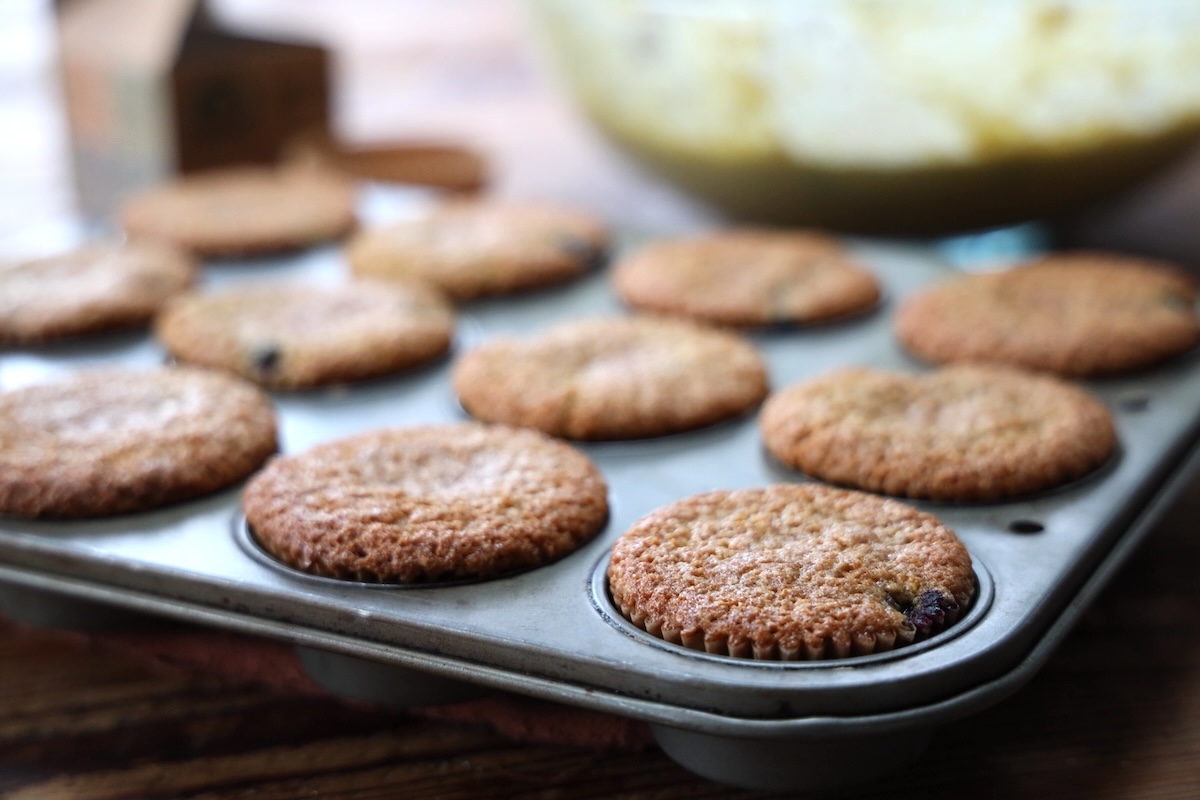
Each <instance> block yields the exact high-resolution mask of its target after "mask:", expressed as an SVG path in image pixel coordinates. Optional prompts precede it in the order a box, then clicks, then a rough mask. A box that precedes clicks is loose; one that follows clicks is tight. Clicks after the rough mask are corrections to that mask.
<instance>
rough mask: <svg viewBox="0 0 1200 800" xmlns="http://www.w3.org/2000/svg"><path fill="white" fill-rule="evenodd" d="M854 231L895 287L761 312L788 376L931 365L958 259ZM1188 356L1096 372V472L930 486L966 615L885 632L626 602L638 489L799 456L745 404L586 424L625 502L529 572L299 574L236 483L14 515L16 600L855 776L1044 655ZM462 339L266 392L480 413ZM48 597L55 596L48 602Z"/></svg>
mask: <svg viewBox="0 0 1200 800" xmlns="http://www.w3.org/2000/svg"><path fill="white" fill-rule="evenodd" d="M635 243H636V242H635V241H634V240H633V239H632V238H630V239H628V240H626V241H624V242H622V244H623V246H630V245H631V244H635ZM852 247H853V248H854V249H855V251H856V253H857V255H858V256H859V258H860V259H861V260H862V261H863V262H864V263H865V264H866V265H867V266H869V267H870V268H871V269H872V270H873V271H874V272H875V274H876V275H877V276H878V277H879V279H880V281H881V283H882V285H883V287H884V293H885V297H884V301H883V303H882V304H881V306H880V307H879V308H878V309H876V310H875V311H874V312H872V313H870V314H867V315H864V316H861V317H858V318H856V319H852V320H847V321H845V322H841V323H837V324H832V325H824V326H818V327H808V328H788V329H779V330H767V331H760V332H755V333H750V334H748V335H749V336H750V338H751V339H752V340H753V341H754V342H755V343H756V344H757V345H758V346H759V347H760V348H761V351H762V353H763V355H764V357H765V358H766V360H767V362H768V365H769V368H770V373H771V382H772V386H773V387H774V388H781V387H784V386H787V385H789V384H791V383H793V382H795V381H797V380H800V379H802V378H804V377H806V376H811V375H816V374H819V373H822V372H824V371H826V370H828V369H831V368H833V367H835V366H839V365H846V364H864V365H874V366H877V367H882V368H891V369H897V370H905V371H913V372H915V371H921V370H924V369H927V367H926V366H925V365H922V364H919V363H917V362H915V361H913V360H912V359H910V358H909V357H907V356H906V355H905V354H904V353H903V352H902V351H901V350H900V349H899V347H898V345H897V344H896V343H895V341H894V339H893V337H892V333H891V327H890V325H891V322H890V318H891V312H892V310H893V309H894V307H895V304H896V303H897V302H898V301H899V300H900V299H901V298H902V297H903V296H905V295H907V294H908V293H910V292H912V291H914V290H916V289H918V288H920V287H921V286H924V285H927V284H928V283H930V282H932V281H936V280H940V279H943V278H945V277H948V276H949V275H950V274H951V273H952V272H953V270H954V267H952V266H951V265H949V264H948V263H947V262H945V261H944V260H942V259H941V258H939V256H938V254H937V253H936V251H933V250H931V249H927V248H924V247H919V246H908V245H899V244H894V243H887V242H869V241H856V242H853V243H852ZM343 270H344V266H343V264H342V260H341V255H340V252H339V251H338V250H337V249H336V248H333V247H328V248H321V249H314V250H311V251H307V252H304V253H301V254H297V255H293V256H288V257H281V258H274V259H260V260H257V261H253V262H250V261H244V262H223V263H219V264H213V265H209V266H208V267H207V269H206V273H205V281H206V282H207V283H208V284H209V285H220V284H225V283H230V282H236V281H244V280H255V279H260V278H264V277H268V276H270V277H278V278H283V277H290V278H295V279H309V280H316V281H335V280H339V279H340V276H341V275H342V274H343ZM620 313H626V311H625V309H624V308H623V307H622V306H621V305H620V303H619V301H618V300H617V299H616V298H615V296H614V295H613V294H612V292H611V290H610V289H609V286H608V283H607V275H606V272H605V270H603V269H600V270H598V271H597V272H596V273H595V274H592V275H590V276H588V277H587V278H586V279H584V280H581V281H578V282H575V283H572V284H569V285H565V286H560V287H556V288H553V289H549V290H546V291H541V292H537V293H532V294H525V295H521V296H518V297H513V298H505V299H497V300H489V301H484V302H476V303H472V304H469V305H466V306H463V307H462V308H461V309H460V317H459V327H458V333H457V337H456V342H455V352H462V351H464V350H466V349H469V348H471V347H473V346H475V345H477V344H479V343H481V342H483V341H485V340H487V339H488V338H490V337H492V336H494V335H496V334H499V333H520V332H526V331H534V330H538V329H542V328H544V327H545V326H547V325H550V324H552V323H554V322H555V321H558V320H567V319H574V318H578V317H580V316H585V315H601V314H620ZM1197 358H1198V357H1197V354H1196V353H1191V354H1188V355H1187V356H1185V357H1182V358H1179V359H1176V360H1174V361H1172V362H1170V363H1169V364H1165V365H1163V366H1161V367H1159V368H1156V369H1153V370H1150V371H1145V372H1141V373H1138V374H1136V375H1133V376H1129V377H1124V378H1114V379H1109V380H1105V381H1102V382H1093V383H1089V384H1088V387H1089V388H1090V389H1091V390H1093V391H1094V392H1095V393H1096V394H1097V395H1098V396H1099V397H1100V398H1101V399H1102V400H1104V401H1105V402H1106V403H1107V404H1108V406H1109V408H1110V409H1111V410H1112V412H1113V415H1114V417H1115V421H1116V425H1117V431H1118V436H1119V440H1120V447H1119V452H1118V454H1117V455H1116V456H1115V457H1114V458H1113V459H1112V460H1111V462H1110V463H1109V464H1107V465H1106V466H1105V467H1104V468H1102V469H1101V470H1100V471H1098V472H1097V473H1096V474H1094V475H1091V476H1089V477H1087V478H1085V479H1083V480H1081V481H1078V482H1076V483H1073V484H1071V485H1069V486H1065V487H1062V488H1060V489H1057V490H1055V491H1052V492H1047V493H1044V494H1041V495H1038V496H1035V497H1029V498H1023V499H1020V500H1018V501H1014V502H1006V503H993V504H987V505H952V504H937V503H927V502H918V503H915V505H917V506H918V507H921V508H923V509H925V510H927V511H930V512H932V513H934V514H935V515H937V516H938V517H939V518H940V519H942V521H944V522H945V523H946V524H947V525H949V526H950V527H951V528H952V529H954V530H955V531H956V532H958V534H959V536H960V537H961V538H962V539H963V541H964V542H965V543H966V545H967V547H968V548H969V550H970V552H971V554H972V558H973V561H974V566H975V571H976V576H977V579H978V586H979V591H978V593H977V596H976V600H975V601H974V604H973V606H972V607H971V609H970V610H969V612H968V613H967V614H966V615H965V617H964V618H963V619H960V620H959V622H958V623H957V624H956V625H954V626H953V627H951V628H950V629H948V630H947V631H945V632H943V633H941V634H938V635H937V636H935V637H933V638H931V639H929V640H927V641H925V642H921V643H918V644H915V645H912V646H909V647H906V648H902V649H899V650H896V651H893V652H890V653H881V654H876V655H872V656H864V657H858V658H850V659H841V660H836V661H827V662H801V663H774V662H772V663H767V662H752V661H746V660H739V659H732V658H728V657H722V656H711V655H706V654H704V653H698V652H694V651H690V650H685V649H683V648H682V647H678V646H675V645H671V644H668V643H666V642H663V641H661V640H657V639H654V638H652V637H650V636H649V635H648V634H646V633H644V632H643V631H640V630H638V629H636V628H635V627H633V626H632V625H631V624H629V623H628V622H627V621H625V620H624V619H623V618H622V617H621V615H620V614H619V613H618V612H617V610H616V609H615V608H614V607H613V605H612V604H611V602H610V600H609V598H608V595H607V590H606V585H605V580H604V569H605V566H606V563H607V554H608V550H609V548H610V547H611V545H612V542H613V541H614V540H615V538H616V537H617V536H619V535H620V534H621V533H622V532H623V531H624V530H625V529H626V528H627V527H628V526H629V525H630V524H631V523H632V522H633V521H634V520H636V519H637V518H639V517H640V516H642V515H643V514H645V513H647V512H649V511H650V510H652V509H654V508H657V507H659V506H661V505H664V504H665V503H667V502H670V501H672V500H675V499H678V498H681V497H684V496H687V495H691V494H694V493H697V492H701V491H706V490H709V489H714V488H741V487H751V486H762V485H767V484H770V483H776V482H783V481H802V480H808V479H807V478H806V477H804V476H802V475H800V474H798V473H796V472H794V471H792V470H789V469H787V468H785V467H782V466H780V465H778V464H776V463H774V462H773V461H772V460H771V459H770V458H769V457H768V456H767V455H766V453H765V451H764V450H763V448H762V445H761V442H760V438H759V434H758V430H757V425H756V418H755V415H753V414H751V415H747V416H745V417H742V418H739V419H736V420H732V421H729V422H725V423H721V424H718V425H714V426H711V427H709V428H705V429H702V430H699V431H695V432H691V433H684V434H676V435H672V436H666V437H661V438H658V439H649V440H642V441H625V442H605V443H585V444H578V445H577V446H578V447H580V449H581V450H583V451H584V452H585V453H587V454H588V455H589V456H590V457H591V458H592V459H593V460H594V461H595V462H596V463H597V465H598V466H599V467H600V469H601V470H602V471H603V472H604V474H605V476H606V478H607V480H608V482H609V489H610V501H611V516H610V519H609V522H608V525H607V527H606V528H605V529H604V530H603V531H602V533H601V534H600V535H599V536H597V537H596V539H594V540H593V541H591V542H590V543H588V544H586V545H585V546H583V547H582V548H580V549H579V550H578V551H576V552H575V553H573V554H571V555H569V556H567V557H566V558H563V559H561V560H559V561H557V562H555V563H553V564H550V565H547V566H544V567H541V568H538V569H534V570H531V571H527V572H524V573H521V574H517V575H511V576H507V577H503V578H500V579H495V580H489V581H480V582H472V583H457V584H453V585H423V586H419V587H402V586H385V585H365V584H355V583H350V582H344V581H335V580H330V579H322V578H317V577H313V576H309V575H304V574H300V573H297V572H296V571H294V570H292V569H290V568H288V567H286V566H283V565H280V564H278V563H276V562H274V561H273V560H272V559H271V558H270V557H269V556H267V555H266V554H265V553H263V552H262V551H260V550H259V549H258V548H257V546H256V545H255V543H254V541H253V538H252V536H251V535H250V534H249V533H248V532H247V530H246V526H245V521H244V519H243V517H242V516H241V513H240V507H239V489H238V488H235V489H231V490H228V491H225V492H221V493H219V494H216V495H213V496H210V497H206V498H202V499H200V500H197V501H194V502H190V503H186V504H183V505H179V506H176V507H172V508H168V509H163V510H159V511H154V512H150V513H144V514H136V515H129V516H124V517H118V518H111V519H104V520H96V521H86V522H52V521H22V520H17V519H11V518H10V519H3V520H0V588H3V589H4V591H3V592H2V593H0V605H4V606H7V612H8V613H13V614H16V615H18V616H23V617H25V618H27V619H30V620H31V621H34V622H37V623H39V624H60V625H61V624H68V625H70V624H78V625H87V624H91V623H92V622H98V621H103V620H109V619H113V618H115V619H117V620H121V619H123V615H126V614H128V613H130V612H133V613H142V614H150V615H154V616H161V617H169V618H176V619H180V620H185V621H188V622H192V623H199V624H204V625H210V626H215V627H220V628H227V629H234V630H240V631H245V632H251V633H257V634H261V635H265V636H269V637H274V638H278V639H282V640H286V641H289V642H292V643H294V644H296V645H297V647H298V648H299V649H300V655H301V659H302V661H303V663H304V664H305V666H306V668H307V669H308V670H309V671H310V673H311V674H312V675H313V677H314V678H315V679H317V680H318V681H319V682H321V683H323V684H325V685H326V686H327V687H329V688H330V689H332V690H333V691H335V692H339V693H342V694H345V695H348V696H351V697H355V698H357V699H364V700H373V701H378V702H386V703H394V704H412V703H419V702H444V701H449V700H456V699H462V698H464V697H467V696H471V695H473V694H477V693H479V692H481V691H487V690H491V689H502V690H508V691H512V692H516V693H520V694H526V695H531V696H536V697H540V698H544V699H549V700H555V701H559V702H563V703H567V704H572V705H576V706H582V707H587V708H591V709H598V710H603V711H608V712H612V713H615V714H619V715H624V716H628V717H633V718H637V719H641V720H644V721H647V722H649V723H650V724H651V726H652V727H653V730H654V732H655V735H656V737H657V739H658V741H659V743H660V744H661V745H662V747H663V749H664V750H665V751H666V752H667V753H668V754H669V755H670V756H671V757H672V758H674V759H675V760H677V761H678V762H680V763H681V764H683V765H684V766H685V767H687V768H689V769H691V770H693V771H695V772H697V773H699V774H701V775H704V776H706V777H709V778H713V779H715V780H718V781H723V782H727V783H732V784H736V785H740V786H746V787H754V788H762V789H774V790H797V789H808V788H814V787H831V786H832V787H839V786H844V785H846V784H847V783H850V782H852V781H853V780H861V779H864V778H867V777H870V776H871V775H872V774H873V772H886V771H889V770H893V769H895V768H896V767H897V766H898V765H900V764H903V763H905V762H907V761H909V760H911V759H912V758H914V757H915V756H916V755H917V754H918V753H919V752H920V750H921V748H922V747H923V746H924V741H925V739H926V738H927V736H928V734H929V732H930V731H931V730H932V729H933V728H934V727H936V726H937V725H938V724H940V723H943V722H945V721H948V720H950V719H954V718H957V717H961V716H963V715H966V714H969V713H971V712H973V711H976V710H978V709H980V708H982V707H984V706H986V705H988V704H990V703H993V702H996V701H997V700H999V699H1001V698H1002V697H1004V696H1005V695H1007V694H1009V693H1011V692H1012V691H1014V690H1015V689H1016V688H1018V687H1019V686H1020V685H1021V684H1022V683H1023V682H1024V681H1026V680H1028V678H1029V677H1031V675H1032V674H1033V673H1034V672H1035V671H1036V670H1037V669H1038V668H1039V667H1040V666H1041V664H1042V663H1044V661H1045V659H1046V658H1047V656H1048V654H1049V653H1050V652H1051V650H1052V649H1053V648H1054V646H1055V645H1056V644H1057V643H1058V641H1059V640H1060V639H1061V637H1062V636H1063V635H1064V633H1065V632H1066V631H1067V630H1068V629H1069V628H1070V626H1071V624H1072V623H1073V621H1074V620H1075V619H1076V617H1077V616H1078V615H1079V613H1080V612H1081V610H1082V609H1083V608H1084V607H1085V606H1086V604H1087V602H1088V601H1089V600H1090V599H1091V598H1092V597H1093V596H1094V594H1095V593H1096V592H1097V591H1098V590H1099V588H1100V587H1101V586H1102V585H1103V584H1104V583H1105V582H1106V581H1107V580H1108V578H1109V577H1111V575H1112V574H1113V572H1114V571H1115V569H1116V568H1117V566H1118V565H1119V564H1120V563H1121V561H1122V559H1123V558H1124V557H1125V555H1126V554H1128V552H1130V550H1131V549H1132V548H1133V547H1134V546H1136V544H1137V543H1138V542H1139V541H1140V540H1141V538H1142V537H1143V536H1145V535H1146V534H1147V533H1148V532H1149V531H1150V530H1151V529H1152V528H1153V525H1154V522H1155V520H1156V519H1157V518H1158V516H1159V515H1160V514H1161V513H1162V512H1163V511H1164V510H1165V509H1167V508H1168V507H1169V506H1170V504H1171V502H1172V499H1173V498H1174V497H1175V496H1176V495H1177V494H1178V493H1179V492H1180V491H1181V490H1182V489H1183V488H1184V487H1186V486H1187V485H1188V482H1189V481H1190V479H1191V476H1192V475H1193V473H1194V472H1195V470H1196V467H1197V466H1200V455H1197V453H1196V452H1194V451H1195V450H1196V448H1195V441H1196V438H1197V436H1198V435H1200V405H1198V404H1197V403H1196V402H1195V398H1196V397H1200V369H1197ZM163 359H164V353H163V351H162V349H161V348H160V347H159V346H158V345H157V344H156V343H155V342H154V341H153V339H152V338H151V337H149V336H148V335H147V336H126V335H122V336H116V337H112V338H104V339H99V338H97V339H93V340H90V341H87V342H82V343H69V344H63V345H55V346H51V347H44V348H39V349H36V350H26V351H14V352H6V353H3V354H0V387H2V388H12V387H15V386H18V385H22V384H25V383H28V382H31V381H33V380H37V379H40V378H43V377H48V376H50V375H53V374H55V373H60V372H66V371H69V370H73V369H75V368H77V367H79V366H83V365H97V364H102V363H124V364H130V365H141V366H152V365H156V364H159V363H161V362H162V361H163ZM452 361H453V355H451V357H450V358H448V359H445V360H443V361H441V362H439V363H436V364H434V365H431V366H429V367H426V368H422V369H418V370H416V371H413V372H410V373H406V374H404V375H400V376H397V377H394V378H389V379H383V380H375V381H370V382H365V383H361V384H355V385H350V386H342V387H335V388H331V389H325V390H317V391H310V392H302V393H276V394H274V395H273V398H274V400H275V401H276V405H277V408H278V413H279V420H280V438H281V448H282V450H283V451H285V452H297V451H300V450H304V449H306V448H308V447H309V446H311V445H313V444H316V443H318V442H321V441H326V440H329V439H334V438H339V437H342V436H345V435H349V434H351V433H355V432H358V431H362V430H367V429H373V428H380V427H389V426H401V425H413V424H421V423H440V422H452V421H458V420H463V419H466V415H465V413H464V412H463V411H462V409H461V408H460V407H459V406H458V404H457V401H456V399H455V397H454V394H453V391H452V389H451V385H450V371H451V366H452ZM39 596H41V597H44V599H45V602H46V605H45V606H40V605H39V606H37V607H36V609H34V607H32V606H31V605H30V603H31V598H38V597H39ZM31 612H32V613H31ZM93 612H94V613H95V615H96V616H95V617H92V616H91V614H92V613H93Z"/></svg>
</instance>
